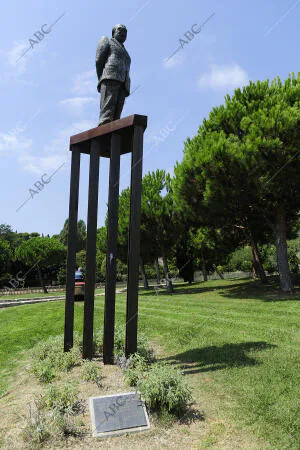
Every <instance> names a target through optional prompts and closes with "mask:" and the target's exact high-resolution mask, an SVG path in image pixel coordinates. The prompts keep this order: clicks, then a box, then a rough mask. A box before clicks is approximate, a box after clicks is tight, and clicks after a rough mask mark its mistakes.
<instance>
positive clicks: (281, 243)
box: [276, 205, 294, 292]
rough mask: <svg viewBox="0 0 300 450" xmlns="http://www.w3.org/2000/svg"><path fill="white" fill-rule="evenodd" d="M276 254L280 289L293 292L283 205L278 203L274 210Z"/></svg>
mask: <svg viewBox="0 0 300 450" xmlns="http://www.w3.org/2000/svg"><path fill="white" fill-rule="evenodd" d="M276 254H277V265H278V272H279V278H280V289H281V290H282V291H284V292H293V290H294V286H293V281H292V277H291V273H290V268H289V263H288V252H287V243H286V223H285V215H284V209H283V205H280V206H279V207H278V208H277V211H276Z"/></svg>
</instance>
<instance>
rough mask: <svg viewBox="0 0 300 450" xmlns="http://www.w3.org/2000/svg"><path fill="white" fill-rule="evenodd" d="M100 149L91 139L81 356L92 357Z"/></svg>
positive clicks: (94, 140)
mask: <svg viewBox="0 0 300 450" xmlns="http://www.w3.org/2000/svg"><path fill="white" fill-rule="evenodd" d="M99 164H100V149H99V142H97V140H96V139H92V141H91V153H90V174H89V199H88V219H87V242H86V283H85V301H84V322H83V358H87V359H92V357H93V329H94V296H95V272H96V238H97V213H98V190H99Z"/></svg>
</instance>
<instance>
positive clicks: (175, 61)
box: [164, 51, 185, 69]
mask: <svg viewBox="0 0 300 450" xmlns="http://www.w3.org/2000/svg"><path fill="white" fill-rule="evenodd" d="M184 61H185V56H184V53H183V52H182V51H178V52H177V53H176V54H175V55H174V56H172V57H171V58H165V60H164V68H165V69H173V68H174V67H177V66H181V64H183V63H184Z"/></svg>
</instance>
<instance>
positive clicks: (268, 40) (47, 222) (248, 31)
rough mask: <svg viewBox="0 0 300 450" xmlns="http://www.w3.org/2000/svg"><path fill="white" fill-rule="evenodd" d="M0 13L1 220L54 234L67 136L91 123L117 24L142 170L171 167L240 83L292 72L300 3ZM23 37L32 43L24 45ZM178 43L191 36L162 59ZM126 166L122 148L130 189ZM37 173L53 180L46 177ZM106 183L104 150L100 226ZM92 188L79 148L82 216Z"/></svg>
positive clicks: (8, 6)
mask: <svg viewBox="0 0 300 450" xmlns="http://www.w3.org/2000/svg"><path fill="white" fill-rule="evenodd" d="M1 13H2V14H1V17H0V23H1V27H0V29H1V48H0V61H1V63H0V64H1V72H0V93H1V94H0V95H1V110H0V115H1V121H0V158H1V166H0V180H1V181H0V182H1V203H0V204H1V210H0V223H8V224H10V225H11V226H12V227H13V229H14V230H18V231H19V232H21V231H28V232H33V231H38V232H39V233H44V234H48V233H49V234H50V235H51V234H55V233H59V231H60V230H61V228H62V226H63V223H64V220H65V219H66V217H67V214H68V201H69V173H70V152H69V150H68V142H69V137H70V135H72V134H76V133H78V132H81V131H84V130H87V129H89V128H92V127H94V126H96V125H97V120H98V115H99V94H98V92H97V90H96V85H97V78H96V72H95V62H94V61H95V52H96V47H97V44H98V41H99V39H100V38H101V36H103V35H108V36H110V35H111V29H112V27H113V26H114V25H115V24H117V23H124V24H126V25H127V28H128V38H127V41H126V42H125V46H126V48H127V50H128V52H129V54H130V56H131V60H132V65H131V79H132V90H134V89H136V91H135V92H134V93H133V95H132V96H131V97H129V98H128V100H127V102H126V105H125V108H124V110H123V115H122V116H123V117H124V116H127V115H130V114H145V115H147V116H148V128H147V130H146V133H145V148H144V155H145V157H144V166H143V173H144V174H145V173H146V172H148V171H152V170H155V169H157V168H161V169H166V170H168V171H170V172H172V169H173V166H174V164H175V162H176V161H180V160H181V159H182V150H183V143H184V141H185V140H186V138H187V137H192V136H193V135H194V134H196V132H197V129H198V126H199V125H200V123H201V122H202V120H203V118H204V117H207V115H208V114H209V111H210V110H211V108H212V107H213V106H215V105H219V104H221V103H222V102H223V99H224V95H225V94H226V93H231V92H233V89H234V88H235V87H239V86H242V85H244V84H246V83H247V82H248V81H249V80H263V79H266V78H270V79H272V78H274V77H276V76H278V75H279V76H280V77H282V78H286V76H287V75H288V73H289V72H297V71H299V61H298V60H299V21H300V0H299V1H298V2H297V1H296V0H285V1H284V0H281V1H280V0H264V1H255V0H253V1H251V2H250V1H247V2H246V1H245V0H244V1H241V0H240V1H238V0H227V1H226V2H224V1H221V0H218V1H217V0H215V1H214V0H211V1H206V2H204V1H199V0H198V1H197V0H189V1H185V2H182V1H178V0H173V1H158V0H149V1H147V0H127V1H126V2H124V1H123V0H115V1H114V2H100V1H96V0H89V2H82V1H80V2H79V1H78V0H72V1H71V0H61V1H60V2H55V5H54V2H49V1H48V2H46V1H42V0H39V1H38V0H27V1H26V2H20V0H19V1H17V0H10V1H9V2H5V4H4V2H3V5H2V7H1ZM63 14H64V15H63ZM62 15H63V16H62ZM212 15H213V16H212ZM208 18H210V19H209V20H208V21H207V22H206V24H205V25H204V26H203V27H202V28H201V30H200V32H198V34H196V33H195V34H194V37H193V38H192V37H191V36H192V34H191V28H192V27H193V29H194V30H195V31H199V26H200V25H201V24H203V23H204V22H205V21H206V20H207V19H208ZM57 19H59V20H58V22H57V23H56V24H55V25H54V26H53V27H52V28H50V25H51V24H53V23H54V22H55V21H56V20H57ZM42 27H43V28H42ZM41 28H42V29H43V30H44V31H46V32H47V33H45V34H44V36H45V37H44V38H43V39H42V40H40V41H38V40H37V37H35V36H34V34H35V33H37V32H39V33H40V34H38V35H37V36H41ZM187 32H189V33H188V34H187V35H186V36H185V33H187ZM187 36H190V41H189V40H188V38H187ZM29 39H34V40H35V41H36V42H38V43H36V44H35V43H32V48H31V47H30V42H29ZM40 39H41V37H40ZM180 39H184V40H185V41H186V42H187V43H182V46H183V48H181V49H180V50H179V51H178V52H177V53H176V54H175V55H174V56H173V57H172V58H171V59H168V58H169V57H170V55H171V54H172V53H173V52H174V51H175V50H176V49H177V48H178V47H179V45H180V41H179V40H180ZM28 48H30V50H29V51H28V52H27V53H26V54H25V55H24V56H23V57H22V58H21V59H19V58H20V56H21V55H22V54H23V53H24V51H25V50H26V49H28ZM129 168H130V157H129V155H125V156H123V157H122V161H121V189H122V188H125V187H126V186H128V183H129ZM57 169H59V170H57ZM56 170H57V172H56V173H55V175H53V177H52V178H51V181H49V177H50V176H51V175H52V174H53V173H54V172H55V171H56ZM41 178H42V179H43V180H45V181H49V182H48V183H45V184H44V185H43V184H42V182H41ZM35 183H37V184H36V186H34V184H35ZM107 185H108V160H106V159H103V158H102V159H101V163H100V186H99V214H98V226H101V225H102V224H103V223H104V220H105V215H106V204H107ZM38 186H39V187H40V189H41V190H40V191H38ZM42 187H43V189H42ZM30 189H34V190H35V191H36V192H38V193H36V194H35V193H33V192H32V191H31V193H30ZM87 192H88V156H85V155H83V156H82V167H81V180H80V198H79V202H80V206H79V218H82V219H84V220H85V221H86V216H87ZM31 195H32V197H31ZM26 200H28V201H27V202H26V203H25V204H24V205H23V206H22V207H21V208H20V206H21V205H22V204H23V203H24V202H25V201H26Z"/></svg>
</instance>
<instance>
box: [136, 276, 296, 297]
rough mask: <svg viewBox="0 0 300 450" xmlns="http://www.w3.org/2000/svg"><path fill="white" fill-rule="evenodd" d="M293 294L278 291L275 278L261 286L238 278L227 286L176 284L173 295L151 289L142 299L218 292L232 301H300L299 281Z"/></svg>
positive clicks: (161, 290) (222, 282) (269, 278)
mask: <svg viewBox="0 0 300 450" xmlns="http://www.w3.org/2000/svg"><path fill="white" fill-rule="evenodd" d="M294 282H295V292H294V293H293V294H289V293H286V292H283V291H281V290H280V289H279V280H278V277H276V276H270V277H268V284H261V282H260V281H254V280H253V279H250V278H239V279H236V280H233V279H230V280H228V284H227V283H226V284H225V283H224V281H223V280H216V283H214V284H213V285H211V284H210V285H209V286H207V285H206V282H204V281H201V282H199V283H194V284H192V285H188V284H186V283H181V284H177V285H176V286H175V287H174V292H173V294H169V293H168V292H167V290H166V289H165V288H164V287H160V288H159V290H158V291H157V290H156V291H155V289H154V288H153V287H150V289H149V290H142V292H141V294H142V296H143V297H147V296H151V297H152V296H153V295H155V296H156V295H157V294H158V295H157V296H158V297H160V296H169V295H182V294H184V295H193V294H204V293H206V292H213V291H218V295H221V296H223V297H226V298H232V299H237V300H240V299H248V298H249V299H252V300H253V299H256V300H260V301H263V302H283V301H294V300H300V279H299V278H295V280H294ZM203 300H204V299H203Z"/></svg>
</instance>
